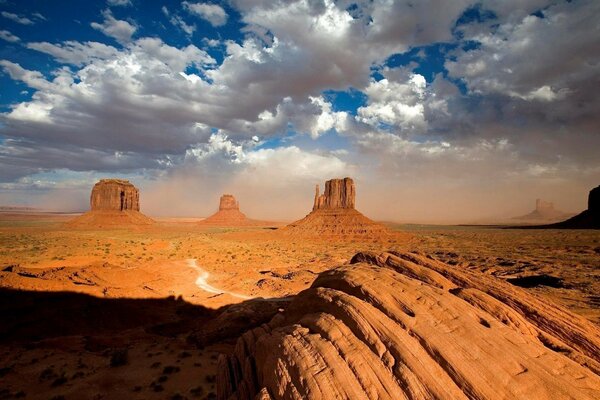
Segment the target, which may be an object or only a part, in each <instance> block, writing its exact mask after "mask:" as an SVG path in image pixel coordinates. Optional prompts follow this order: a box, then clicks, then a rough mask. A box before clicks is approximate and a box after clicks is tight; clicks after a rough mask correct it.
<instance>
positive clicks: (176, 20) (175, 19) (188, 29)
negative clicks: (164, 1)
mask: <svg viewBox="0 0 600 400" xmlns="http://www.w3.org/2000/svg"><path fill="white" fill-rule="evenodd" d="M161 11H162V13H163V14H164V15H165V16H166V17H167V18H168V19H169V22H170V23H171V25H173V26H175V27H177V28H179V29H181V30H182V31H183V32H184V33H185V34H186V35H188V36H192V35H193V34H194V32H195V31H196V25H195V24H191V25H188V24H187V23H186V22H185V21H184V20H183V18H181V17H180V16H179V15H172V14H171V12H170V11H169V9H168V8H167V7H166V6H162V8H161Z"/></svg>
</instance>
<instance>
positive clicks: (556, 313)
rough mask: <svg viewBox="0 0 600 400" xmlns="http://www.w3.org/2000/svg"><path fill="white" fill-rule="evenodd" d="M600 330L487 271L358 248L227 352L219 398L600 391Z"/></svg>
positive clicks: (584, 395) (544, 395)
mask: <svg viewBox="0 0 600 400" xmlns="http://www.w3.org/2000/svg"><path fill="white" fill-rule="evenodd" d="M599 372H600V329H599V328H598V326H596V325H595V324H593V323H591V322H590V321H588V320H586V319H585V318H583V317H580V316H578V315H574V314H572V313H570V312H569V311H567V310H565V309H563V308H561V307H559V306H557V305H555V304H553V303H551V302H549V301H547V300H545V299H544V298H542V297H538V296H534V295H531V294H529V293H528V292H527V291H525V290H523V289H521V288H518V287H515V286H512V285H511V284H509V283H507V282H505V281H502V280H501V279H498V278H495V277H492V276H490V275H486V274H483V273H479V272H475V271H469V270H463V269H457V268H455V267H451V266H449V265H446V264H444V263H441V262H439V261H435V260H433V259H431V258H429V257H427V256H424V255H421V254H415V253H398V252H388V253H382V254H376V253H358V254H356V255H355V256H354V258H353V259H352V261H351V263H350V264H345V265H342V266H339V267H337V268H335V269H333V270H329V271H325V272H322V273H321V274H319V276H318V277H317V279H316V280H315V281H314V283H313V284H312V286H311V288H309V289H307V290H305V291H303V292H301V293H299V294H298V295H297V296H296V297H295V298H294V299H293V300H292V302H291V304H290V305H289V306H287V307H286V308H285V310H284V311H282V312H280V313H278V314H277V315H276V316H275V317H274V318H273V319H272V320H271V321H270V322H269V323H268V324H264V325H262V326H260V327H259V328H255V329H253V330H251V331H248V332H246V333H245V334H244V335H243V336H242V337H241V338H240V339H238V342H237V344H236V347H235V351H234V352H233V354H232V355H231V356H224V355H222V356H221V358H220V359H219V372H218V375H217V398H219V399H237V400H242V399H258V398H260V399H309V400H311V399H499V398H502V399H559V398H560V399H589V400H591V399H596V398H597V395H598V393H599V391H600V377H599V376H598V375H597V374H598V373H599Z"/></svg>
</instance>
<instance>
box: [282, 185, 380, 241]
mask: <svg viewBox="0 0 600 400" xmlns="http://www.w3.org/2000/svg"><path fill="white" fill-rule="evenodd" d="M355 204H356V187H355V185H354V181H353V180H352V179H351V178H343V179H331V180H328V181H327V182H325V191H324V192H323V194H320V191H319V185H317V187H316V190H315V198H314V202H313V209H312V212H310V214H308V215H307V216H306V217H304V218H303V219H301V220H299V221H296V222H293V223H291V224H289V225H288V226H286V227H285V228H283V229H282V230H281V232H283V233H285V234H288V235H295V234H297V235H316V236H324V235H325V236H373V237H377V236H381V235H387V233H388V231H387V229H386V228H385V227H384V226H383V225H380V224H378V223H375V222H373V221H372V220H370V219H369V218H367V217H365V216H364V215H363V214H361V213H360V212H358V211H357V210H356V209H355Z"/></svg>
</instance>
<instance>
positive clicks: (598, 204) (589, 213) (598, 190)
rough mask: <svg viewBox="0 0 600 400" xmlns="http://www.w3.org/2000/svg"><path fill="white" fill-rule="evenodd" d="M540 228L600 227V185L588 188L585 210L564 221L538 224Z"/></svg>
mask: <svg viewBox="0 0 600 400" xmlns="http://www.w3.org/2000/svg"><path fill="white" fill-rule="evenodd" d="M540 228H557V229H600V186H596V187H595V188H593V189H592V190H590V193H589V195H588V208H587V210H585V211H583V212H581V213H580V214H577V215H576V216H574V217H573V218H569V219H568V220H566V221H562V222H559V223H556V224H551V225H544V226H540Z"/></svg>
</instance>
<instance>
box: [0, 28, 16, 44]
mask: <svg viewBox="0 0 600 400" xmlns="http://www.w3.org/2000/svg"><path fill="white" fill-rule="evenodd" d="M0 39H2V40H6V41H7V42H11V43H15V42H18V41H20V40H21V39H20V38H19V37H18V36H15V35H13V34H12V33H10V32H9V31H7V30H0Z"/></svg>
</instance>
